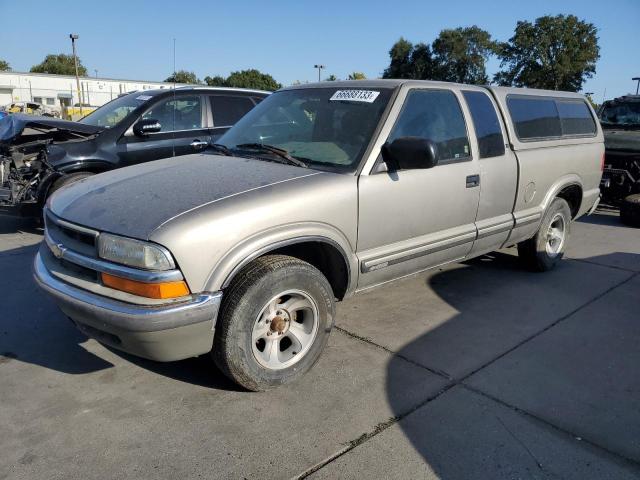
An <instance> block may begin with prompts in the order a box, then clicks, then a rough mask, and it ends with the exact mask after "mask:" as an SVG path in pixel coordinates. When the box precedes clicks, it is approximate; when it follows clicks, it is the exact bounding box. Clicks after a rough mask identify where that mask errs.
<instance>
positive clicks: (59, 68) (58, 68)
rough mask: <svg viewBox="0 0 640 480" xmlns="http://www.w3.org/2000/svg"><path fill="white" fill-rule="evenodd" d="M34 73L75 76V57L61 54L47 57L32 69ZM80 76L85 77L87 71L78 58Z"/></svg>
mask: <svg viewBox="0 0 640 480" xmlns="http://www.w3.org/2000/svg"><path fill="white" fill-rule="evenodd" d="M31 72H33V73H52V74H54V75H75V74H76V69H75V65H74V62H73V55H66V54H64V53H59V54H57V55H55V54H51V55H47V56H46V57H45V58H44V60H43V61H42V62H41V63H39V64H37V65H34V66H33V67H31ZM78 75H80V76H81V77H85V76H86V75H87V69H86V68H85V67H84V65H82V62H81V61H80V58H78Z"/></svg>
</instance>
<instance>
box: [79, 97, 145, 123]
mask: <svg viewBox="0 0 640 480" xmlns="http://www.w3.org/2000/svg"><path fill="white" fill-rule="evenodd" d="M151 98H153V97H152V96H151V95H145V94H143V93H141V92H135V93H130V94H129V95H124V96H122V97H118V98H116V99H115V100H111V101H110V102H109V103H106V104H104V105H103V106H101V107H100V108H98V109H96V110H94V111H93V112H91V113H90V114H89V115H87V116H86V117H84V118H82V119H81V120H80V123H85V124H87V125H94V126H96V127H106V128H111V127H113V126H115V125H117V124H118V123H120V122H121V121H122V119H123V118H124V117H126V116H127V115H129V114H130V113H131V112H133V111H134V110H135V109H136V108H138V107H139V106H140V105H142V104H143V103H145V102H146V101H147V100H150V99H151Z"/></svg>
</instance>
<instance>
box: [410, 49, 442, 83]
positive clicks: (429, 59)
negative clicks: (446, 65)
mask: <svg viewBox="0 0 640 480" xmlns="http://www.w3.org/2000/svg"><path fill="white" fill-rule="evenodd" d="M410 62H411V77H409V78H415V79H417V80H433V79H434V78H435V77H436V75H437V72H436V62H435V60H434V59H433V54H432V52H431V48H430V47H429V45H427V44H425V43H418V44H416V45H415V46H414V47H413V51H412V52H411V59H410Z"/></svg>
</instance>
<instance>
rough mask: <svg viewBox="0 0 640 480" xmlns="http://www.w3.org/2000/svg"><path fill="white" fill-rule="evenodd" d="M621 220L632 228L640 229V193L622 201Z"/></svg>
mask: <svg viewBox="0 0 640 480" xmlns="http://www.w3.org/2000/svg"><path fill="white" fill-rule="evenodd" d="M620 220H622V223H624V224H625V225H629V226H630V227H640V193H636V194H634V195H629V196H628V197H626V198H625V199H624V200H623V201H622V203H621V204H620Z"/></svg>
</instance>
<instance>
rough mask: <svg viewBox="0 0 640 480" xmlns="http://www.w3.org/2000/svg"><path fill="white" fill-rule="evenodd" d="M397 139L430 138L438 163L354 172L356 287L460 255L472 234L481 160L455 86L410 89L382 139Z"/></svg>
mask: <svg viewBox="0 0 640 480" xmlns="http://www.w3.org/2000/svg"><path fill="white" fill-rule="evenodd" d="M400 137H421V138H425V139H428V140H431V141H432V142H434V143H435V145H436V148H437V154H436V158H437V159H438V164H437V165H436V166H435V167H433V168H429V169H414V170H400V171H395V172H386V171H380V172H379V173H372V174H370V175H362V176H360V180H359V204H360V206H359V223H358V245H357V254H358V258H359V261H360V277H359V281H358V289H364V288H368V287H372V286H375V285H378V284H380V283H383V282H386V281H389V280H393V279H395V278H399V277H402V276H405V275H409V274H411V273H414V272H418V271H420V270H424V269H426V268H430V267H434V266H436V265H439V264H442V263H446V262H449V261H453V260H459V259H462V258H464V257H465V256H466V255H467V254H468V253H469V252H470V251H471V248H472V246H473V242H474V240H475V237H476V227H475V219H476V213H477V210H478V203H479V200H480V187H479V182H478V183H477V184H476V182H475V180H476V178H477V175H478V174H479V166H478V160H477V159H476V158H474V156H473V154H472V152H471V147H470V143H469V138H468V135H467V128H466V122H465V118H464V115H463V112H462V109H461V106H460V99H459V98H458V94H457V92H454V91H452V90H447V89H422V88H421V89H412V90H409V91H408V93H407V95H406V98H405V100H404V104H403V107H402V110H401V111H400V113H399V115H398V118H397V120H396V123H395V125H394V127H393V128H392V130H391V133H390V135H389V137H388V139H387V141H388V142H392V141H393V140H394V139H396V138H400ZM374 170H375V168H374Z"/></svg>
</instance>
